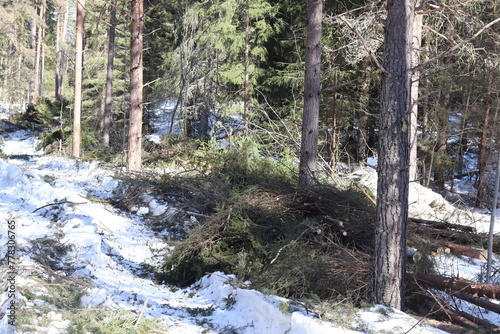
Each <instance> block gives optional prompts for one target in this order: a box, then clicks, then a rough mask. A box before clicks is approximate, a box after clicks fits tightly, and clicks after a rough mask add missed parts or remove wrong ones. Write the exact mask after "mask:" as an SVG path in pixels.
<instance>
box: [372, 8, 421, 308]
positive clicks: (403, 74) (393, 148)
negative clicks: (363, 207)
mask: <svg viewBox="0 0 500 334" xmlns="http://www.w3.org/2000/svg"><path fill="white" fill-rule="evenodd" d="M412 2H413V1H412V0H388V3H387V20H386V28H385V47H384V63H383V67H384V69H385V71H384V72H383V73H382V94H381V113H380V132H379V151H378V159H379V160H378V167H377V172H378V184H377V221H376V228H375V243H374V245H375V247H374V254H373V273H372V275H373V276H372V298H371V299H372V302H373V303H377V304H383V305H386V306H389V307H393V308H396V309H404V291H405V271H406V268H405V267H406V262H405V257H406V251H405V250H406V230H407V223H408V186H409V168H408V163H409V116H408V114H409V111H410V108H411V100H410V91H411V47H412V38H413V32H412V30H413V11H414V5H413V3H412Z"/></svg>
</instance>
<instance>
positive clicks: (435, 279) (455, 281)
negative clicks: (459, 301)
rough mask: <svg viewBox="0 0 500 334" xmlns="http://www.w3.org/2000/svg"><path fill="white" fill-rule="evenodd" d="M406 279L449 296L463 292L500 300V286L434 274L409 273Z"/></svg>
mask: <svg viewBox="0 0 500 334" xmlns="http://www.w3.org/2000/svg"><path fill="white" fill-rule="evenodd" d="M406 278H407V279H409V280H412V281H415V282H417V283H419V284H422V285H426V286H430V287H433V288H436V289H438V290H442V291H445V292H447V293H449V294H453V293H459V292H462V293H468V294H471V295H472V296H473V297H486V298H492V299H496V300H500V286H497V285H491V284H482V283H476V282H473V281H469V280H466V279H463V278H453V277H445V276H439V275H434V274H414V273H407V274H406ZM450 292H451V293H450Z"/></svg>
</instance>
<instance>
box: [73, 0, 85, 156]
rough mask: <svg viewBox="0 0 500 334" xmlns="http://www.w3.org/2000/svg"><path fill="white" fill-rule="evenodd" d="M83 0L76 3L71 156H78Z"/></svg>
mask: <svg viewBox="0 0 500 334" xmlns="http://www.w3.org/2000/svg"><path fill="white" fill-rule="evenodd" d="M84 17H85V0H77V3H76V44H75V49H76V56H75V98H74V110H73V157H75V158H78V157H80V144H81V141H82V139H81V117H82V77H83V36H84V23H83V22H84Z"/></svg>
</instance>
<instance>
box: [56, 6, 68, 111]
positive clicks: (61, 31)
mask: <svg viewBox="0 0 500 334" xmlns="http://www.w3.org/2000/svg"><path fill="white" fill-rule="evenodd" d="M67 6H68V3H67V2H66V4H65V7H63V6H59V7H58V8H57V24H56V76H55V98H56V100H57V101H59V102H62V100H63V97H62V87H63V80H64V72H65V70H64V68H65V63H66V61H65V58H66V56H65V54H64V51H63V50H64V43H65V41H66V31H67V30H66V25H67V21H68V8H67Z"/></svg>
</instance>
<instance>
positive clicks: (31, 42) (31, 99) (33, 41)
mask: <svg viewBox="0 0 500 334" xmlns="http://www.w3.org/2000/svg"><path fill="white" fill-rule="evenodd" d="M35 11H36V7H35ZM30 25H31V34H30V35H29V37H28V47H29V48H30V49H32V50H34V51H35V52H34V54H35V57H34V58H33V60H32V61H31V62H30V70H31V71H32V72H31V77H30V83H29V93H28V103H29V104H33V103H35V99H36V93H37V91H38V89H37V87H36V83H37V80H36V73H37V70H36V59H37V53H38V52H37V51H38V47H37V38H36V34H37V29H38V25H37V23H36V19H33V20H32V21H31V22H30Z"/></svg>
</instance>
